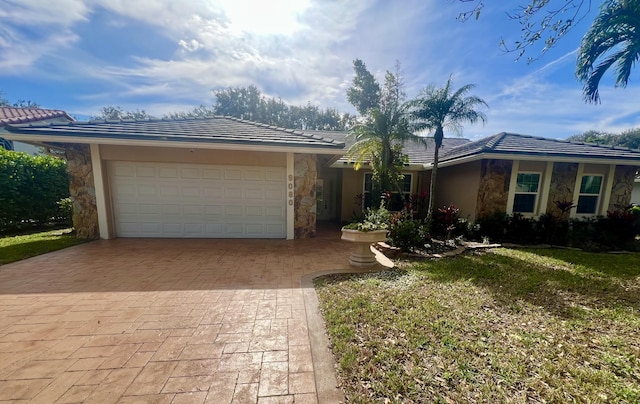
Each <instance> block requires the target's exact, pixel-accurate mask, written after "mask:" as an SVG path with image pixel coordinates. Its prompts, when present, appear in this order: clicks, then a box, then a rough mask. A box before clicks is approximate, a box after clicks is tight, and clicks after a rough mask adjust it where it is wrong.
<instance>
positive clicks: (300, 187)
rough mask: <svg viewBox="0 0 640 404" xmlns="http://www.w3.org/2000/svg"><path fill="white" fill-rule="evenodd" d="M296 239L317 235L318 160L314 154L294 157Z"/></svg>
mask: <svg viewBox="0 0 640 404" xmlns="http://www.w3.org/2000/svg"><path fill="white" fill-rule="evenodd" d="M294 174H295V178H294V191H295V193H294V195H295V204H294V210H295V222H294V233H295V238H297V239H298V238H310V237H315V235H316V179H317V178H318V170H317V158H316V156H315V155H312V154H295V155H294Z"/></svg>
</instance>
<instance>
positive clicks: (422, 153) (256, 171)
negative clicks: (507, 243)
mask: <svg viewBox="0 0 640 404" xmlns="http://www.w3.org/2000/svg"><path fill="white" fill-rule="evenodd" d="M7 131H8V134H7V137H8V138H10V139H13V140H17V141H23V142H29V143H36V144H49V145H54V146H57V147H63V148H64V149H66V150H67V158H68V162H69V164H68V167H69V172H70V177H71V184H70V189H71V195H72V198H73V200H74V226H75V227H76V230H77V231H78V234H79V235H83V236H86V237H100V238H114V237H188V238H191V237H211V238H286V239H294V238H307V237H313V236H314V235H315V231H316V225H317V223H318V222H322V221H328V222H346V221H349V220H350V219H351V217H352V216H353V214H354V212H355V213H357V211H359V210H360V209H361V208H362V201H366V200H367V194H368V192H370V183H371V171H370V170H367V169H366V167H365V168H363V169H361V170H358V171H355V170H354V168H353V164H352V163H351V162H350V161H348V159H347V158H346V157H345V153H346V150H347V148H348V147H349V144H350V143H349V142H350V141H351V140H350V139H349V138H348V137H347V136H346V133H344V132H326V131H320V132H318V131H298V130H289V129H282V128H276V127H270V126H267V125H263V124H257V123H254V122H248V121H243V120H239V119H235V118H229V117H211V118H193V119H175V120H145V121H117V122H105V121H98V122H70V123H65V124H49V125H30V126H11V125H10V126H8V127H7ZM430 146H431V145H430V144H428V147H427V148H426V149H425V147H424V146H423V145H419V144H406V145H405V149H404V151H405V153H406V154H407V155H408V156H409V161H408V163H407V164H406V165H405V170H404V174H405V180H404V184H403V191H402V192H403V194H406V195H409V194H415V193H422V192H428V190H429V182H430V178H431V167H432V163H433V161H432V160H433V150H434V148H433V147H430ZM439 167H440V168H439V176H438V178H439V180H438V184H437V195H436V198H437V199H436V206H445V205H449V204H450V203H454V204H456V205H457V206H458V207H459V208H460V209H461V215H462V217H466V218H468V219H469V220H472V221H473V220H475V219H477V218H478V217H481V216H483V215H486V214H489V213H492V212H493V211H495V210H501V211H504V212H507V213H515V212H518V213H522V214H523V215H526V216H534V217H535V216H539V215H541V214H543V213H545V212H553V211H554V209H556V207H555V204H554V202H555V201H573V202H574V203H576V204H577V208H576V209H573V210H572V212H571V215H572V216H573V217H581V216H594V215H604V214H606V212H607V211H608V210H615V209H618V208H621V207H623V206H626V205H628V204H629V203H630V202H631V197H632V192H633V187H634V178H635V175H636V173H637V171H638V170H639V169H640V151H639V150H630V149H622V148H613V147H607V146H598V145H591V144H581V143H570V142H567V141H560V140H555V139H546V138H540V137H533V136H525V135H518V134H513V133H500V134H497V135H495V136H491V137H488V138H485V139H481V140H478V141H474V142H471V141H469V140H467V139H445V141H444V144H443V148H442V149H441V151H440V166H439Z"/></svg>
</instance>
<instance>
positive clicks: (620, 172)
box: [607, 166, 636, 211]
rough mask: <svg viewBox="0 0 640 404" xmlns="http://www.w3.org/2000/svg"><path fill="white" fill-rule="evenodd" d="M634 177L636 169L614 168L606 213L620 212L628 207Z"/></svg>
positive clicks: (629, 167) (630, 167)
mask: <svg viewBox="0 0 640 404" xmlns="http://www.w3.org/2000/svg"><path fill="white" fill-rule="evenodd" d="M635 175H636V167H633V166H616V173H615V174H614V176H613V187H612V188H611V199H610V200H609V207H607V210H608V211H614V210H621V209H624V208H625V207H627V206H629V204H630V203H631V193H632V192H633V180H634V178H635Z"/></svg>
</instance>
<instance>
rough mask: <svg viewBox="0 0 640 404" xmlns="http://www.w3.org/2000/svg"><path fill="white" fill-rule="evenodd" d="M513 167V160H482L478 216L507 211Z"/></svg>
mask: <svg viewBox="0 0 640 404" xmlns="http://www.w3.org/2000/svg"><path fill="white" fill-rule="evenodd" d="M512 167H513V161H511V160H493V159H488V160H482V168H481V171H480V187H479V188H478V203H477V207H476V218H480V217H483V216H487V215H490V214H492V213H493V212H495V211H500V212H506V211H507V199H508V198H509V181H510V180H511V168H512Z"/></svg>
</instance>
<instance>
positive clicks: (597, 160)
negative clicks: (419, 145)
mask: <svg viewBox="0 0 640 404" xmlns="http://www.w3.org/2000/svg"><path fill="white" fill-rule="evenodd" d="M484 159H495V160H520V161H553V162H558V163H592V164H616V165H630V166H640V159H637V160H636V159H632V158H615V157H613V158H612V157H608V158H607V157H572V156H566V157H564V156H548V155H538V156H536V155H532V154H517V153H510V154H507V153H480V154H474V155H471V156H466V157H461V158H457V159H453V160H447V161H443V162H440V163H438V167H448V166H453V165H458V164H463V163H469V162H472V161H477V160H484ZM432 167H433V164H432V163H429V164H425V165H424V168H425V169H427V170H430V169H431V168H432Z"/></svg>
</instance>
